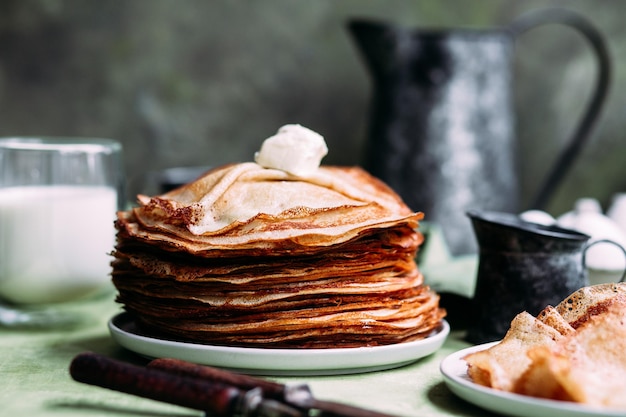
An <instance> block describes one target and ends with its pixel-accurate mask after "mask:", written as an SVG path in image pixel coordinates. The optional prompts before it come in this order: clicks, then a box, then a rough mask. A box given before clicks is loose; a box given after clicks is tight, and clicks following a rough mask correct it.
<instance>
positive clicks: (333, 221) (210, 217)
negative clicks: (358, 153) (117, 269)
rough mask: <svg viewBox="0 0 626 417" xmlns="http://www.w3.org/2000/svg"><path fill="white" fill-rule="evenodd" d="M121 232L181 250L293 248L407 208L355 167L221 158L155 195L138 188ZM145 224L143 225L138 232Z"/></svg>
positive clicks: (411, 222) (395, 218)
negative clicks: (295, 168)
mask: <svg viewBox="0 0 626 417" xmlns="http://www.w3.org/2000/svg"><path fill="white" fill-rule="evenodd" d="M139 202H140V206H139V207H137V208H135V209H134V210H132V216H133V217H134V218H135V219H136V221H137V223H138V224H139V225H136V226H132V225H131V226H130V227H129V232H130V233H131V234H133V235H136V236H137V237H138V238H145V239H155V238H158V239H159V240H162V241H163V242H167V243H168V244H170V245H172V246H175V247H178V246H184V247H185V248H186V249H187V250H188V251H189V252H194V253H201V252H203V251H205V250H208V249H221V250H226V249H233V250H243V249H272V250H279V251H280V250H289V251H294V250H295V251H297V250H299V249H302V250H305V251H306V250H307V249H306V248H310V247H316V246H328V245H334V244H338V243H341V242H345V241H348V240H350V239H352V238H354V237H355V236H357V235H358V234H359V233H360V232H361V231H363V230H365V229H368V228H372V227H373V228H385V227H389V226H392V225H397V224H406V225H408V226H410V227H413V228H416V227H417V225H418V221H419V220H420V219H421V218H422V217H423V215H422V214H421V213H413V212H412V211H411V210H410V209H409V208H408V207H407V206H406V205H405V204H404V203H403V202H402V200H401V199H400V198H399V197H398V196H397V194H395V193H394V192H393V191H392V190H390V189H389V187H387V186H386V185H385V184H384V183H382V182H381V181H379V180H377V179H375V178H374V177H372V176H371V175H369V174H368V173H367V172H365V171H363V170H362V169H360V168H357V167H329V166H324V167H320V168H319V169H318V170H317V172H315V173H314V174H312V175H310V176H307V177H296V176H293V175H291V174H288V173H286V172H284V171H281V170H276V169H266V168H263V167H261V166H260V165H257V164H256V163H253V162H250V163H243V164H234V165H227V166H224V167H220V168H217V169H214V170H212V171H209V172H207V173H206V174H205V175H204V176H202V177H201V178H199V179H197V180H196V181H194V182H192V183H190V184H188V185H185V186H183V187H181V188H178V189H176V190H173V191H171V192H169V193H167V194H164V195H162V196H156V197H153V198H149V197H146V196H139ZM145 229H149V230H150V233H149V234H148V233H146V232H145Z"/></svg>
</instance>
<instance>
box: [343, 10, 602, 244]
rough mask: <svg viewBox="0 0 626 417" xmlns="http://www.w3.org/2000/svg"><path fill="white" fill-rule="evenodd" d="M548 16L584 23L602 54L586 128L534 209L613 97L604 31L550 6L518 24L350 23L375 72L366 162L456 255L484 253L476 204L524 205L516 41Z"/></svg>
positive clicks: (548, 193) (496, 206) (496, 207)
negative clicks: (475, 229) (473, 221)
mask: <svg viewBox="0 0 626 417" xmlns="http://www.w3.org/2000/svg"><path fill="white" fill-rule="evenodd" d="M547 23H560V24H564V25H567V26H570V27H572V28H574V29H576V30H578V31H580V32H581V33H582V34H583V35H584V36H585V37H586V38H587V39H588V40H589V42H590V44H591V46H592V48H593V50H594V52H595V55H596V57H597V62H598V67H599V69H598V76H597V80H596V86H595V90H594V93H593V96H592V98H591V101H590V103H589V105H588V107H587V110H586V112H585V113H584V115H583V117H582V119H581V121H580V123H579V126H578V129H577V130H576V131H575V134H574V136H573V138H572V139H571V141H570V142H569V144H568V146H567V148H566V149H564V150H563V152H562V154H561V156H560V157H559V159H558V160H557V161H556V163H555V164H554V166H553V167H552V171H551V173H549V175H548V178H547V179H546V181H545V183H544V184H543V185H542V186H541V187H540V189H539V192H538V194H537V196H536V198H535V199H534V201H533V203H532V206H531V207H530V208H535V209H543V207H544V205H545V204H546V202H547V201H548V200H549V198H550V196H551V194H552V193H553V191H554V189H555V187H556V186H557V185H558V184H559V182H560V181H561V180H562V178H563V176H564V174H565V173H566V171H567V170H568V169H569V167H570V165H571V164H572V161H573V160H574V158H575V157H576V156H577V154H578V152H579V150H580V149H581V147H582V145H583V144H584V142H585V140H586V139H587V138H588V136H589V133H590V131H591V128H592V127H593V125H594V123H595V121H596V119H597V117H598V115H599V113H600V110H601V107H602V104H603V102H604V99H605V97H606V95H607V91H608V85H609V78H610V77H609V75H610V63H609V57H608V52H607V48H606V46H605V44H604V41H603V38H602V36H601V35H600V33H599V32H598V31H597V30H596V29H595V28H594V27H593V26H592V25H591V24H590V23H589V22H588V21H587V20H585V19H584V18H583V17H581V16H579V15H578V14H575V13H573V12H569V11H566V10H554V9H551V10H541V11H537V12H532V13H529V14H527V15H524V16H522V17H521V18H520V19H518V20H516V21H515V22H514V23H513V24H512V25H510V26H509V27H508V28H504V29H490V30H437V31H435V30H407V29H403V28H398V27H395V26H392V25H388V24H385V23H380V22H372V21H364V20H354V21H352V22H350V24H349V30H350V32H351V34H352V36H353V38H354V39H355V41H356V43H357V45H358V47H359V49H360V51H361V52H362V55H363V57H364V60H365V63H366V65H367V67H368V68H369V70H370V72H371V75H372V77H373V84H374V89H373V97H372V103H371V115H370V127H369V135H368V141H367V154H366V158H365V161H364V166H365V167H366V169H368V170H369V171H370V172H371V173H373V174H374V175H376V176H378V177H379V178H381V179H382V180H384V181H385V182H387V183H388V184H389V185H390V186H391V187H392V188H394V189H395V190H396V191H397V192H398V193H399V194H400V195H401V196H402V197H403V199H404V200H405V201H406V203H407V204H408V205H409V206H410V207H411V208H413V209H414V210H419V211H423V212H424V213H425V214H426V220H427V221H430V222H435V223H438V224H439V225H441V228H442V230H443V234H444V237H445V239H446V243H447V245H448V246H449V248H450V251H451V253H452V254H454V255H458V254H463V253H474V252H476V243H475V240H474V237H473V233H472V228H471V225H470V222H469V221H468V219H467V217H466V216H465V212H466V211H467V210H469V209H485V210H487V209H488V210H498V211H505V212H518V211H519V210H520V207H519V205H520V202H519V200H520V186H519V183H518V176H517V164H516V154H517V145H516V138H515V120H514V119H515V115H514V111H513V97H512V96H513V91H512V84H513V83H512V81H513V80H512V78H513V75H512V73H513V70H512V58H513V54H514V44H515V39H516V38H517V37H518V36H519V35H520V34H521V33H523V32H525V31H527V30H528V29H531V28H533V27H536V26H540V25H543V24H547Z"/></svg>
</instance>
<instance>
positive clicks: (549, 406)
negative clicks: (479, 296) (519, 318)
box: [439, 341, 626, 417]
mask: <svg viewBox="0 0 626 417" xmlns="http://www.w3.org/2000/svg"><path fill="white" fill-rule="evenodd" d="M499 342H500V341H495V342H489V343H483V344H480V345H475V346H471V347H467V348H465V349H461V350H458V351H456V352H454V353H451V354H449V355H448V356H446V357H445V358H444V359H443V360H442V361H441V363H440V365H439V370H440V372H441V374H442V375H443V378H444V382H445V384H446V385H447V386H448V388H449V389H450V391H452V392H453V393H454V394H455V395H457V396H458V397H460V398H462V399H463V400H465V401H467V402H469V403H472V404H474V405H476V406H478V407H480V408H483V409H486V410H490V411H495V412H498V413H502V414H505V415H509V416H516V417H526V416H528V415H533V416H534V417H569V416H577V417H619V416H621V417H623V416H625V415H626V410H621V409H608V408H600V407H592V406H588V405H583V404H578V403H574V402H567V401H558V400H551V399H547V398H537V397H531V396H528V395H522V394H516V393H512V392H506V391H499V390H496V389H493V388H490V387H486V386H483V385H480V384H477V383H475V382H473V381H472V380H471V379H470V378H469V376H468V375H467V362H465V361H464V360H463V359H462V357H463V356H465V355H468V354H470V353H474V352H479V351H482V350H485V349H488V348H489V347H491V346H494V345H496V344H498V343H499Z"/></svg>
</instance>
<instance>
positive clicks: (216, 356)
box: [109, 313, 450, 375]
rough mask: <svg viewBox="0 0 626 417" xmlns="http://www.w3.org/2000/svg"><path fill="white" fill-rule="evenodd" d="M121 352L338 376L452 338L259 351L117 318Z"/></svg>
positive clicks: (394, 362) (406, 359) (397, 362)
mask: <svg viewBox="0 0 626 417" xmlns="http://www.w3.org/2000/svg"><path fill="white" fill-rule="evenodd" d="M109 331H110V332H111V336H112V337H113V339H114V340H115V341H116V342H117V343H119V344H120V345H121V346H123V347H125V348H127V349H129V350H132V351H133V352H135V353H139V354H141V355H143V356H147V357H150V358H162V357H169V358H176V359H182V360H186V361H189V362H194V363H198V364H202V365H211V366H217V367H220V368H226V369H231V370H235V371H240V372H244V373H248V374H260V375H338V374H351V373H361V372H371V371H378V370H382V369H391V368H397V367H400V366H403V365H406V364H409V363H411V362H415V361H416V360H417V359H419V358H422V357H424V356H428V355H430V354H431V353H433V352H435V351H437V350H438V349H439V348H441V346H442V345H443V343H444V342H445V340H446V337H447V336H448V333H450V326H449V325H448V323H447V322H446V321H445V320H443V321H442V324H441V327H440V328H439V329H438V330H436V331H434V332H433V334H432V335H430V336H428V337H427V338H425V339H422V340H417V341H414V342H406V343H398V344H395V345H387V346H376V347H363V348H345V349H263V348H244V347H228V346H213V345H202V344H195V343H184V342H177V341H172V340H165V339H158V338H154V337H150V336H147V335H145V334H142V333H141V332H140V331H139V330H138V329H137V326H136V325H135V323H134V321H133V320H132V317H131V316H130V315H129V314H127V313H121V314H119V315H117V316H115V317H113V318H112V319H111V320H110V321H109Z"/></svg>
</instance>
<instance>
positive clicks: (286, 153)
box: [254, 124, 328, 177]
mask: <svg viewBox="0 0 626 417" xmlns="http://www.w3.org/2000/svg"><path fill="white" fill-rule="evenodd" d="M327 154H328V147H327V146H326V142H325V141H324V137H323V136H322V135H320V134H319V133H317V132H314V131H312V130H311V129H308V128H306V127H304V126H301V125H299V124H289V125H285V126H283V127H281V128H280V129H278V132H277V133H276V134H275V135H274V136H271V137H269V138H267V139H265V141H263V144H262V145H261V149H260V150H259V151H258V152H256V153H255V154H254V160H255V162H256V163H257V164H259V165H261V166H262V167H264V168H272V169H280V170H281V171H285V172H287V173H289V174H292V175H296V176H300V177H303V176H307V175H310V174H313V173H315V171H317V169H318V168H319V166H320V164H321V162H322V159H323V158H324V157H325V156H326V155H327Z"/></svg>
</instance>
